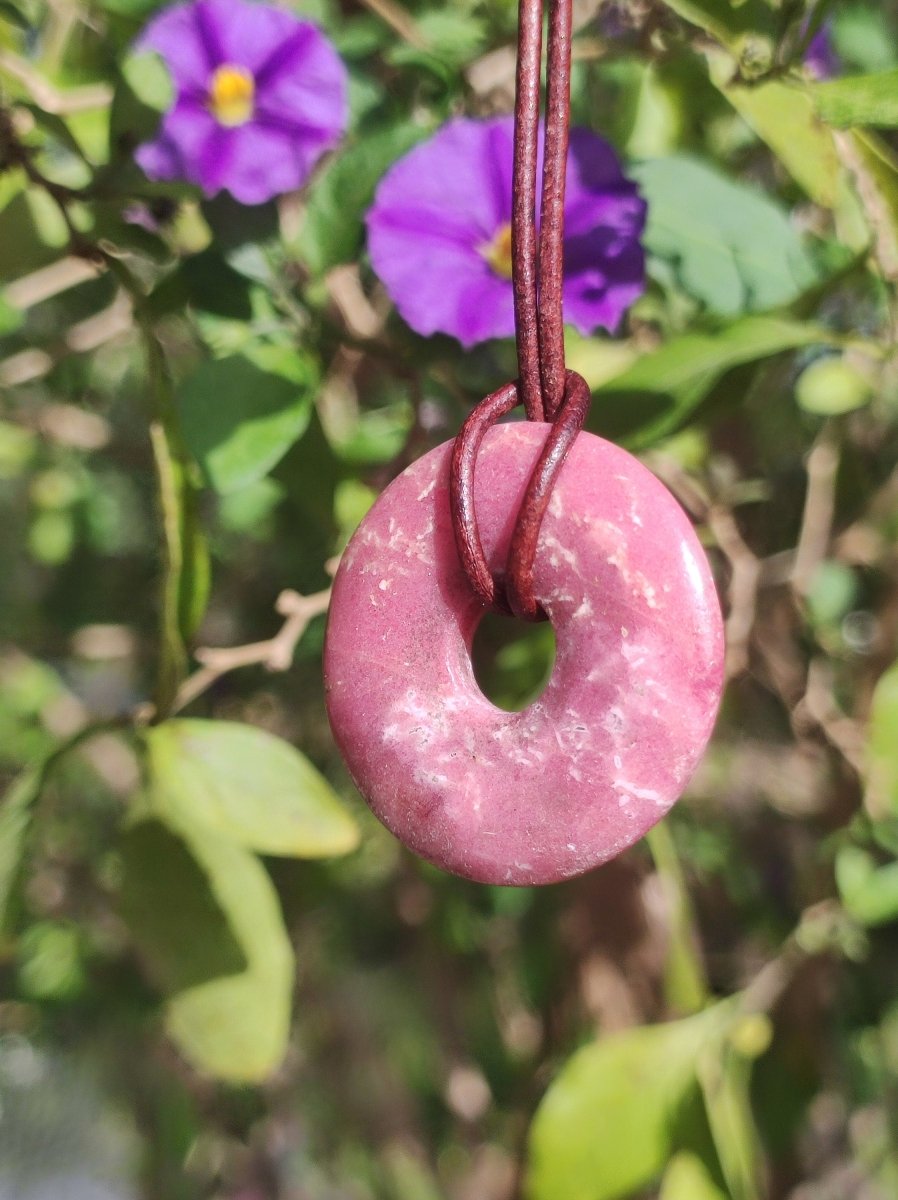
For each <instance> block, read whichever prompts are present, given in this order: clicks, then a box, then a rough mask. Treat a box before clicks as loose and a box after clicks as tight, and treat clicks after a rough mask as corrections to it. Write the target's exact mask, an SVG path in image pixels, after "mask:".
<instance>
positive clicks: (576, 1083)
mask: <svg viewBox="0 0 898 1200" xmlns="http://www.w3.org/2000/svg"><path fill="white" fill-rule="evenodd" d="M719 1029H720V1012H719V1010H718V1009H709V1010H707V1011H706V1012H703V1013H700V1014H698V1015H697V1016H693V1017H688V1018H686V1019H685V1020H682V1021H674V1022H670V1023H669V1024H666V1025H652V1026H645V1027H643V1028H639V1029H631V1030H627V1031H626V1032H625V1033H618V1034H612V1035H610V1036H609V1037H605V1038H602V1039H601V1040H600V1041H598V1042H596V1043H595V1044H593V1045H590V1046H585V1047H584V1048H583V1049H582V1050H579V1051H577V1053H576V1054H575V1055H574V1056H573V1058H571V1059H569V1060H568V1062H567V1063H566V1064H565V1065H564V1067H562V1069H561V1072H560V1073H559V1075H558V1076H557V1077H556V1078H555V1080H554V1081H553V1082H552V1084H551V1086H550V1087H549V1090H548V1092H547V1093H546V1095H545V1096H544V1097H543V1100H542V1103H541V1104H540V1106H539V1108H538V1109H537V1112H536V1116H535V1118H534V1121H533V1124H532V1126H531V1129H530V1141H529V1169H528V1177H527V1195H528V1197H529V1200H617V1198H618V1197H625V1196H628V1195H629V1194H630V1193H631V1192H633V1191H635V1190H636V1189H638V1188H642V1187H645V1186H647V1185H648V1184H649V1183H651V1181H652V1180H653V1179H655V1178H657V1177H658V1176H659V1175H660V1174H661V1172H662V1171H663V1169H664V1167H665V1166H666V1164H667V1163H668V1162H669V1160H670V1157H671V1155H672V1153H673V1151H674V1149H676V1147H677V1143H678V1137H679V1136H680V1135H681V1131H680V1128H679V1126H680V1121H681V1116H682V1114H683V1112H684V1108H685V1106H686V1105H687V1101H688V1100H689V1099H690V1098H692V1097H694V1094H695V1088H696V1074H695V1072H696V1057H697V1055H698V1054H699V1052H700V1051H701V1049H702V1048H703V1047H705V1046H707V1045H708V1043H709V1040H710V1039H712V1038H714V1037H715V1035H716V1034H717V1033H718V1032H719Z"/></svg>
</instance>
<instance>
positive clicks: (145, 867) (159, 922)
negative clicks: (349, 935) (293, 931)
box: [122, 818, 293, 1083]
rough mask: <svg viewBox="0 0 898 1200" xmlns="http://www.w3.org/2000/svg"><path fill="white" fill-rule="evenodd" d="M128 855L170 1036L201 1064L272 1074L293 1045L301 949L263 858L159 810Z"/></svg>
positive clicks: (125, 901) (141, 940)
mask: <svg viewBox="0 0 898 1200" xmlns="http://www.w3.org/2000/svg"><path fill="white" fill-rule="evenodd" d="M122 856H123V863H124V879H123V886H122V909H123V912H124V915H125V918H126V920H127V921H128V924H129V926H130V928H131V930H132V933H133V934H134V937H135V940H136V942H137V944H138V947H139V949H140V951H141V953H142V956H143V958H144V961H145V963H146V966H147V969H148V971H149V972H150V974H151V976H152V977H153V979H154V980H155V981H156V983H157V984H158V986H160V987H161V989H162V990H163V991H164V993H165V994H166V997H167V1003H166V1018H165V1019H166V1028H167V1030H168V1032H169V1034H170V1035H171V1037H172V1038H173V1039H174V1041H175V1042H176V1043H177V1045H178V1046H179V1048H180V1049H181V1051H182V1053H183V1054H184V1056H185V1057H186V1058H187V1059H188V1060H189V1061H190V1062H191V1063H192V1064H193V1065H194V1066H195V1067H196V1068H197V1069H198V1070H200V1071H203V1072H205V1073H208V1074H210V1075H214V1076H216V1077H217V1078H220V1079H224V1080H228V1081H230V1082H235V1083H243V1082H257V1081H259V1080H262V1079H264V1078H265V1077H266V1076H267V1075H269V1074H270V1073H271V1072H272V1071H273V1070H274V1069H275V1068H276V1067H277V1066H278V1064H279V1063H280V1061H281V1059H282V1058H283V1055H284V1051H285V1049H286V1044H287V1034H288V1029H289V1019H290V1000H291V993H292V983H293V957H292V953H291V949H290V943H289V940H288V938H287V933H286V930H285V929H284V924H283V918H282V916H281V912H280V907H279V905H278V900H277V895H276V894H275V891H274V888H273V887H272V885H271V882H270V880H269V878H268V876H267V874H266V872H265V870H264V868H263V867H262V865H261V863H260V862H259V861H258V859H256V858H255V857H254V856H253V855H252V854H251V853H250V852H249V851H247V850H244V849H243V848H242V847H240V846H237V845H235V844H234V843H233V842H230V841H228V840H227V839H225V838H222V837H219V836H218V835H216V834H215V833H214V832H212V831H211V830H210V829H208V828H206V827H203V826H194V825H192V824H191V823H190V822H189V821H187V820H179V821H178V823H177V824H176V825H172V824H170V823H163V822H162V821H160V820H155V819H152V818H150V819H143V820H140V821H138V822H137V823H136V824H134V825H133V826H131V828H129V829H128V830H127V832H126V833H125V835H124V839H123V844H122Z"/></svg>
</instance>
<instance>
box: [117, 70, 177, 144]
mask: <svg viewBox="0 0 898 1200" xmlns="http://www.w3.org/2000/svg"><path fill="white" fill-rule="evenodd" d="M173 98H174V86H173V84H172V79H171V75H170V74H169V71H168V68H167V67H166V65H165V62H164V60H163V59H162V58H161V57H160V56H159V55H158V54H156V53H155V52H154V51H142V52H141V53H139V54H130V55H128V57H127V58H126V59H125V60H124V62H123V63H122V66H121V72H120V75H119V78H118V82H117V84H116V88H115V94H114V96H113V98H112V111H111V113H110V117H109V149H110V153H111V154H112V155H116V154H126V153H128V152H129V151H130V150H132V149H133V148H134V147H135V146H137V144H138V143H139V142H142V141H144V140H145V139H146V138H149V137H152V135H153V134H154V133H155V132H156V127H157V125H158V124H159V119H160V117H161V116H162V114H163V113H164V112H167V111H168V109H169V108H170V107H171V104H172V100H173Z"/></svg>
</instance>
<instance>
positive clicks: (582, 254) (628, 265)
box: [564, 231, 645, 336]
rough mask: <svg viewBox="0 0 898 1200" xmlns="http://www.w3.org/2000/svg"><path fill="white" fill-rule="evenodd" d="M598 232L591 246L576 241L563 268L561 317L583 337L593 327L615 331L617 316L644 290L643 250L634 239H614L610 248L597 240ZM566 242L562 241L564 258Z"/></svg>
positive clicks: (617, 323)
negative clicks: (567, 263) (611, 248)
mask: <svg viewBox="0 0 898 1200" xmlns="http://www.w3.org/2000/svg"><path fill="white" fill-rule="evenodd" d="M599 238H601V231H597V234H596V235H594V237H593V239H585V242H587V243H588V242H592V245H591V246H590V245H588V244H584V243H581V242H580V241H579V240H576V241H575V242H574V243H573V247H572V253H571V255H570V257H571V259H572V260H573V261H572V262H571V265H570V267H569V268H568V269H566V270H565V279H564V319H565V321H567V322H568V324H570V325H573V326H574V328H575V329H576V330H577V331H578V332H579V333H582V334H583V335H584V336H587V335H588V334H590V333H594V332H595V330H596V329H599V328H602V329H607V330H608V332H609V333H615V332H616V331H617V329H618V328H619V326H620V323H621V319H622V317H623V315H624V313H625V312H626V311H627V309H628V308H629V307H630V305H631V304H633V303H634V301H636V300H638V299H639V297H640V296H641V295H642V293H643V291H644V290H645V253H644V251H643V249H642V246H641V245H640V243H639V242H638V241H636V240H630V241H623V242H621V241H618V242H617V243H616V245H615V249H614V250H613V251H610V250H609V244H610V243H608V242H606V243H605V244H604V248H602V243H601V242H600V241H599ZM568 250H569V243H568V242H567V241H566V242H565V257H566V258H567V256H568Z"/></svg>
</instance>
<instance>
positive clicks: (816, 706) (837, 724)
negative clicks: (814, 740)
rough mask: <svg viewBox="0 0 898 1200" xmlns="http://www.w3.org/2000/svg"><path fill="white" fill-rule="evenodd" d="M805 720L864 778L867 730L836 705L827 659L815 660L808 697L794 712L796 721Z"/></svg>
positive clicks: (803, 699)
mask: <svg viewBox="0 0 898 1200" xmlns="http://www.w3.org/2000/svg"><path fill="white" fill-rule="evenodd" d="M802 718H806V719H810V721H811V722H812V723H813V724H814V725H816V726H817V727H818V728H819V729H821V730H822V732H823V734H824V735H825V737H826V739H827V741H828V742H829V743H830V744H831V745H832V746H833V747H835V749H836V750H838V752H839V753H840V754H841V755H842V757H843V758H844V759H845V761H846V762H847V763H848V764H849V766H851V767H853V768H854V770H855V771H856V772H857V774H858V775H859V776H861V778H863V776H864V772H865V758H864V747H865V744H866V738H865V736H864V727H863V725H862V724H861V722H860V721H855V720H853V719H852V718H851V717H849V716H846V715H845V713H844V712H843V711H842V709H841V708H840V707H839V705H838V704H837V703H836V699H835V696H834V694H833V680H832V669H831V667H830V665H829V664H828V663H827V662H826V661H825V660H824V659H823V658H815V659H812V660H811V662H810V664H809V666H808V681H807V687H806V689H805V694H804V696H803V697H802V698H801V700H800V701H799V702H798V704H797V705H796V706H795V709H794V711H793V720H797V721H801V719H802Z"/></svg>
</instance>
